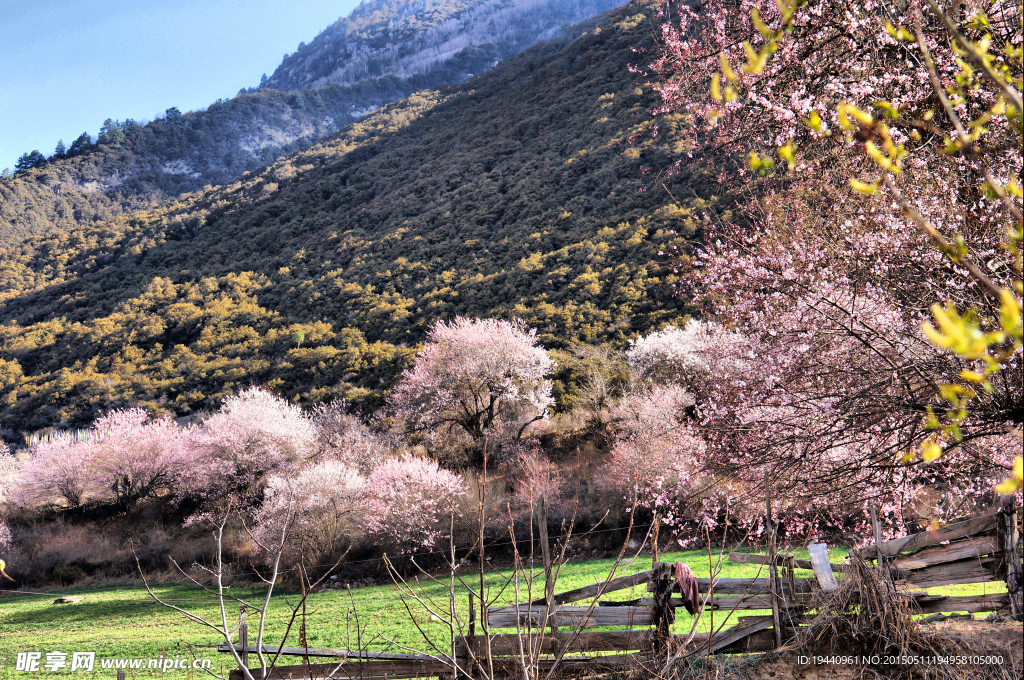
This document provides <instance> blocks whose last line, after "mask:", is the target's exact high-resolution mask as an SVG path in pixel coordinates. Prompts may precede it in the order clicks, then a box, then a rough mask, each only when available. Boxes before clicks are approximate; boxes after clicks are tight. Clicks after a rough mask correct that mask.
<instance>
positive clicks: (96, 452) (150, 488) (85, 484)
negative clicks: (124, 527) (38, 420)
mask: <svg viewBox="0 0 1024 680" xmlns="http://www.w3.org/2000/svg"><path fill="white" fill-rule="evenodd" d="M191 435H192V433H191V431H190V430H183V429H181V428H179V427H178V426H177V425H176V424H175V423H174V421H172V420H170V419H167V418H163V419H158V420H149V419H148V415H147V413H146V411H145V410H144V409H125V410H119V411H113V412H111V413H108V414H107V415H105V416H102V417H101V418H98V419H97V420H96V421H95V422H94V423H93V425H92V427H91V428H89V429H88V430H87V431H85V432H84V433H83V435H82V436H81V437H56V438H54V439H52V440H49V441H46V442H42V443H40V444H38V445H36V446H35V447H33V449H32V451H31V452H30V454H29V461H28V463H27V464H26V465H25V466H24V468H23V469H22V470H21V472H20V474H19V476H18V482H17V488H16V492H15V497H16V499H17V501H18V502H19V503H20V504H22V505H51V504H55V503H61V504H63V505H64V506H65V507H68V508H76V507H79V506H81V505H83V504H87V503H88V504H92V505H100V506H109V507H110V508H112V509H113V510H115V511H117V512H125V511H128V510H130V509H132V508H133V507H135V506H136V505H137V504H138V503H139V502H141V501H143V500H145V499H147V498H154V497H157V496H159V495H161V494H169V493H174V492H177V490H178V489H180V488H181V487H183V486H187V484H188V482H189V479H191V478H192V475H193V474H194V473H195V472H196V470H197V469H198V468H199V467H201V465H202V460H201V458H200V457H198V455H197V451H196V449H195V447H194V446H193V445H192V436H191Z"/></svg>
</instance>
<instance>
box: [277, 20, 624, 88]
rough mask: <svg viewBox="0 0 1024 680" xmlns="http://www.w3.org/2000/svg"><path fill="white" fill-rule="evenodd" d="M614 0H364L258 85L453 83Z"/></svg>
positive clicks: (521, 49)
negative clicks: (423, 79)
mask: <svg viewBox="0 0 1024 680" xmlns="http://www.w3.org/2000/svg"><path fill="white" fill-rule="evenodd" d="M617 4H618V3H617V2H616V0H490V1H487V2H480V1H479V0H370V1H364V2H362V3H361V4H360V5H359V6H358V7H356V9H355V10H353V12H352V14H351V15H349V16H348V17H345V18H343V19H339V20H338V21H337V22H336V23H334V24H333V25H331V26H329V27H328V28H327V29H326V30H324V31H323V32H321V33H320V34H319V35H318V36H316V38H315V39H314V40H313V41H312V42H311V43H309V44H308V45H306V44H304V43H303V44H301V45H299V49H298V50H296V51H295V53H294V54H291V55H288V56H286V57H285V59H284V61H283V62H282V63H281V65H280V66H279V67H278V68H277V70H275V71H274V73H273V75H271V76H270V78H269V79H268V80H267V81H266V82H265V83H264V86H265V87H271V88H275V89H278V90H283V91H285V92H297V91H299V90H303V89H307V88H314V89H316V88H321V87H325V86H327V85H332V84H337V85H354V84H356V83H359V82H362V81H365V80H367V79H373V78H378V77H381V76H383V75H387V74H391V75H395V76H398V77H400V78H408V77H411V76H414V75H419V74H424V73H439V72H448V75H447V76H446V77H445V81H444V82H446V83H449V84H451V83H458V82H461V81H463V80H465V79H466V78H468V77H470V76H472V75H473V74H474V73H482V72H484V71H486V70H488V69H490V68H492V67H493V66H494V65H495V64H496V63H497V62H498V61H501V60H504V59H508V58H509V57H512V56H514V55H516V54H519V53H520V52H522V51H523V50H524V49H526V48H527V47H529V46H530V45H533V44H534V43H536V42H537V41H539V40H544V39H548V38H552V37H554V36H555V35H556V34H558V33H559V32H560V31H566V30H568V29H569V27H570V26H571V25H573V24H576V23H578V22H580V21H583V20H585V19H589V18H590V17H593V16H595V15H597V14H599V13H600V12H604V11H606V10H609V9H612V8H613V7H615V6H616V5H617Z"/></svg>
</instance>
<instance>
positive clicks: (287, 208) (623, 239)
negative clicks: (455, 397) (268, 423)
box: [0, 4, 733, 436]
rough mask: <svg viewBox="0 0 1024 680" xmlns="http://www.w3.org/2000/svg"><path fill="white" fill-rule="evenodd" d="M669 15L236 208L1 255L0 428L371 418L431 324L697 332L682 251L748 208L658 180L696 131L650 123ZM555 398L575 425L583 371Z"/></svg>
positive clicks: (213, 196) (489, 76)
mask: <svg viewBox="0 0 1024 680" xmlns="http://www.w3.org/2000/svg"><path fill="white" fill-rule="evenodd" d="M655 11H656V8H655V7H653V6H649V5H639V4H631V5H629V6H628V7H627V8H626V9H625V10H624V12H623V14H622V15H621V16H617V17H612V18H609V19H607V20H603V21H594V22H591V23H590V24H589V25H583V26H581V27H578V28H577V29H575V32H576V33H582V35H581V37H579V38H578V39H576V40H571V39H570V37H569V36H568V35H567V36H564V37H561V38H558V39H555V40H552V41H549V42H545V43H542V44H540V45H537V46H535V47H533V48H531V49H530V50H528V51H526V52H525V53H523V54H521V55H519V56H518V57H516V58H514V59H511V60H509V61H507V62H505V63H503V64H501V65H499V66H498V67H496V68H495V69H493V70H492V71H490V72H488V73H486V74H483V75H481V76H477V77H475V78H473V79H471V80H469V81H467V82H466V83H464V84H461V85H456V86H451V87H446V88H440V89H439V90H435V91H427V92H422V93H419V94H417V95H414V96H412V97H410V98H408V99H406V100H404V101H402V102H400V103H397V104H394V105H390V106H387V107H385V108H384V109H382V110H381V111H378V112H377V113H375V114H373V115H371V116H368V117H367V118H366V119H364V120H363V121H360V122H358V123H355V124H353V125H350V126H348V127H347V128H345V129H344V130H343V131H341V132H340V133H339V134H337V135H334V136H332V137H331V138H330V139H329V140H326V141H324V142H321V143H319V144H317V145H315V146H313V147H311V148H309V149H307V150H304V151H301V152H298V153H295V154H292V155H289V156H287V157H285V158H281V159H278V160H277V161H275V162H274V163H273V164H271V165H270V166H269V167H267V168H265V169H263V170H260V171H258V172H252V173H247V174H245V175H243V176H242V177H241V178H240V179H239V180H237V181H234V182H231V183H229V184H226V185H225V186H222V187H216V188H206V189H203V190H201V191H199V192H196V193H193V194H189V195H187V196H185V197H183V198H181V199H180V200H177V201H173V202H169V203H167V204H164V205H161V206H159V207H158V208H155V209H151V210H146V211H140V212H137V213H134V214H132V215H126V216H121V217H117V218H114V219H112V220H109V221H106V222H103V223H100V224H96V225H92V226H87V227H85V228H82V229H79V230H76V231H74V232H69V233H58V234H54V235H51V236H48V237H45V238H35V239H29V240H26V241H25V242H23V243H21V244H18V245H16V246H13V247H9V248H6V249H4V250H2V251H0V403H2V404H3V409H2V415H0V427H3V428H7V432H8V436H10V434H11V432H12V431H14V430H30V429H34V428H39V427H44V426H48V425H56V424H66V425H67V424H75V423H80V422H84V421H86V420H88V419H90V418H92V417H94V416H95V415H97V414H98V413H99V412H101V411H103V410H106V409H110V408H114V407H119V406H124V405H127V404H137V403H138V404H144V405H147V406H148V407H149V408H151V409H152V410H153V411H154V412H173V413H175V414H178V415H184V414H187V413H190V412H194V411H197V410H202V409H207V408H210V407H212V406H214V405H216V404H217V403H218V402H219V400H220V399H221V398H223V397H224V396H225V395H227V394H229V393H231V392H232V391H235V390H237V389H239V388H241V387H244V386H246V385H249V384H252V383H259V384H265V385H268V386H270V387H271V388H272V389H274V390H276V391H278V392H280V393H282V394H286V395H288V397H289V398H292V399H294V400H297V401H304V402H308V401H317V400H322V399H326V398H330V397H332V396H335V395H341V396H345V397H346V398H348V399H349V400H351V401H352V402H353V403H355V404H356V405H358V406H360V407H362V408H364V409H372V408H374V407H376V406H378V405H379V404H380V403H381V399H382V395H383V394H385V392H386V391H387V389H388V388H389V387H390V385H392V384H393V382H394V380H395V379H396V378H397V377H398V376H399V375H400V373H401V371H402V370H404V369H405V368H406V367H407V366H408V365H409V362H410V360H411V358H412V356H413V355H414V352H415V348H416V346H417V344H418V343H419V342H421V340H422V338H423V333H424V331H425V329H426V328H427V327H428V325H429V324H430V323H432V322H434V321H435V320H437V319H442V318H450V317H452V316H454V315H457V314H461V315H470V316H497V317H510V316H516V317H520V318H522V319H524V320H525V321H526V322H527V323H528V324H529V325H531V326H533V327H535V328H538V329H539V337H540V339H541V341H542V342H543V343H544V344H545V345H546V346H548V347H549V348H553V349H566V348H569V347H571V346H573V345H574V344H575V343H578V342H588V343H601V342H611V343H618V344H622V343H624V342H625V341H626V340H627V339H629V338H630V337H634V336H635V334H636V333H637V332H640V331H643V330H645V329H648V328H651V327H654V326H657V325H659V324H662V323H664V322H667V321H671V320H673V319H676V318H678V317H680V316H681V315H683V314H685V313H687V312H691V311H694V310H693V309H692V308H691V307H689V306H688V305H687V304H686V302H685V300H684V299H683V298H681V297H680V295H679V294H678V292H677V290H676V287H677V284H679V283H680V278H679V277H680V273H679V272H678V271H677V267H676V265H677V264H680V263H678V262H677V261H676V260H675V258H674V256H672V255H671V253H673V252H674V251H673V248H674V246H677V245H679V242H680V241H681V240H682V239H685V238H689V237H691V236H692V235H693V233H694V229H695V223H694V221H692V220H691V218H690V214H691V213H697V214H703V213H712V214H713V213H716V212H717V213H719V214H720V215H724V217H725V218H728V212H729V210H731V209H732V207H733V203H732V202H731V201H732V199H731V198H729V197H728V196H726V195H724V193H723V192H724V190H723V189H722V187H721V186H720V185H719V184H718V183H717V182H716V181H715V178H714V176H712V175H710V174H707V173H706V172H705V170H703V169H702V166H701V165H700V163H699V162H697V163H693V164H691V165H684V166H682V167H681V169H680V172H679V173H677V174H674V175H672V176H656V175H655V174H653V173H650V172H648V171H647V169H648V168H652V167H653V168H663V167H668V166H669V165H670V164H671V163H672V162H673V160H675V159H676V156H675V155H674V154H673V152H672V149H671V148H670V147H671V139H672V133H673V130H674V129H675V128H676V127H677V126H678V125H679V124H680V118H679V117H677V116H672V117H667V118H659V119H652V117H651V116H650V115H649V114H648V113H647V111H648V110H649V109H650V108H651V107H652V106H653V105H654V104H655V103H656V100H655V95H653V94H652V93H651V92H650V89H649V88H648V87H647V86H646V85H645V84H644V83H643V82H640V83H638V82H637V78H638V76H637V74H635V73H633V72H631V71H630V68H629V66H630V63H631V62H636V61H637V60H638V54H637V53H636V52H634V49H640V50H641V53H640V55H639V59H646V58H647V57H646V56H644V54H643V53H642V50H651V49H653V48H654V43H653V39H652V35H653V34H656V33H657V31H656V26H655V25H654V24H653V23H652V22H651V20H650V19H649V18H648V17H651V16H652V15H653V13H654V12H655ZM655 132H657V134H655ZM673 197H675V198H676V199H678V202H677V201H676V200H675V199H673ZM297 331H302V332H303V334H304V340H303V341H302V342H296V341H294V340H293V338H295V337H299V336H297V335H296V333H297ZM556 377H557V381H556V392H557V395H558V398H559V403H560V405H561V406H562V407H568V406H571V404H572V403H573V399H574V398H575V396H574V395H575V393H576V390H578V380H577V379H576V377H575V376H574V374H573V369H572V367H571V366H568V367H565V368H563V369H561V372H560V373H559V374H558V376H556Z"/></svg>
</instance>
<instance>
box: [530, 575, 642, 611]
mask: <svg viewBox="0 0 1024 680" xmlns="http://www.w3.org/2000/svg"><path fill="white" fill-rule="evenodd" d="M653 573H654V570H653V569H648V570H647V571H641V572H639V573H636V574H628V575H626V576H619V577H617V578H613V579H611V580H609V581H605V582H604V583H595V584H594V585H592V586H584V587H582V588H576V589H575V590H567V591H565V592H564V593H557V594H555V596H554V602H555V604H566V603H568V602H579V601H580V600H589V599H591V598H594V597H597V596H598V595H604V594H606V593H612V592H615V591H616V590H624V589H625V588H632V587H633V586H638V585H641V584H643V583H647V582H648V581H649V580H650V579H651V574H653ZM545 602H546V601H545V600H544V598H541V599H539V600H534V601H533V604H544V603H545Z"/></svg>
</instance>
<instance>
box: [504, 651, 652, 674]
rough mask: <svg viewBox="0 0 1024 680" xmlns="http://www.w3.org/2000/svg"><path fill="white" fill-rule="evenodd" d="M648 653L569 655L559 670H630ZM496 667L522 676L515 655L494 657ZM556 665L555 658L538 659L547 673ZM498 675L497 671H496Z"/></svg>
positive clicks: (539, 666) (539, 668)
mask: <svg viewBox="0 0 1024 680" xmlns="http://www.w3.org/2000/svg"><path fill="white" fill-rule="evenodd" d="M645 656H646V655H636V654H609V655H605V656H567V657H563V658H562V660H561V662H559V664H558V668H559V670H561V671H563V672H566V673H587V674H590V673H595V672H610V671H629V670H632V669H633V668H635V667H636V665H637V663H638V661H641V662H642V660H643V659H644V657H645ZM493 662H494V669H495V671H499V672H500V673H501V674H503V675H504V674H507V675H512V676H514V677H520V678H521V677H522V666H521V665H520V659H517V658H515V657H507V656H506V657H494V661H493ZM554 665H555V659H554V658H553V657H552V658H547V659H538V660H537V667H538V670H539V671H541V672H544V673H546V672H547V671H549V670H551V668H552V667H553V666H554ZM496 675H497V673H496Z"/></svg>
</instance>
